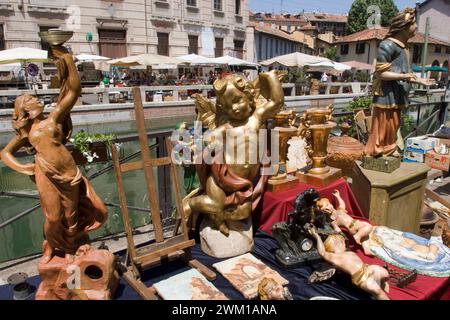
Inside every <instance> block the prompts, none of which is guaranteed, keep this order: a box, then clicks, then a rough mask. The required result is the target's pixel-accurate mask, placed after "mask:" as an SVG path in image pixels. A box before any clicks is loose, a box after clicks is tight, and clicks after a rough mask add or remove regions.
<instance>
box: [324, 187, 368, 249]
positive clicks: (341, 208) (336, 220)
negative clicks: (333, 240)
mask: <svg viewBox="0 0 450 320" xmlns="http://www.w3.org/2000/svg"><path fill="white" fill-rule="evenodd" d="M333 195H334V196H335V198H336V200H337V201H338V207H337V209H335V208H334V207H333V205H332V204H331V202H330V200H328V199H327V198H321V199H320V200H319V201H317V207H318V208H319V209H320V210H322V211H323V212H325V213H327V214H329V215H330V218H331V220H332V222H331V225H332V226H333V228H334V230H336V231H337V232H341V227H344V228H347V230H348V231H349V232H350V234H351V235H352V236H353V239H355V241H356V243H357V244H359V245H361V246H362V248H363V250H364V253H365V254H366V255H367V256H373V254H372V252H371V251H370V246H369V241H368V240H369V235H370V233H371V232H372V230H373V226H372V225H371V224H370V223H368V222H365V221H360V220H357V219H353V218H352V217H351V216H350V215H349V214H348V213H347V210H346V209H345V202H344V200H343V199H342V197H341V195H340V193H339V191H338V190H334V191H333Z"/></svg>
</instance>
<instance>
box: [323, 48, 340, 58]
mask: <svg viewBox="0 0 450 320" xmlns="http://www.w3.org/2000/svg"><path fill="white" fill-rule="evenodd" d="M324 56H325V58H328V59H330V60H332V61H336V59H337V49H336V47H329V48H328V49H327V50H325V53H324Z"/></svg>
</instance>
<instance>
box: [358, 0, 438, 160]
mask: <svg viewBox="0 0 450 320" xmlns="http://www.w3.org/2000/svg"><path fill="white" fill-rule="evenodd" d="M416 30H417V24H416V12H415V10H414V9H412V8H406V9H405V11H404V12H401V13H399V14H397V15H396V16H395V17H394V19H393V20H392V23H391V26H390V29H389V33H388V34H387V37H386V39H384V40H383V41H382V42H381V43H380V46H379V48H378V57H377V64H376V69H375V77H374V82H373V87H374V97H373V101H372V129H371V134H370V137H369V140H368V142H367V145H366V147H365V150H364V152H365V154H366V155H369V156H388V155H395V153H396V150H397V132H398V129H399V127H400V121H401V110H402V108H404V107H406V106H407V104H408V94H409V90H410V83H418V84H421V85H424V86H429V85H432V84H433V82H432V81H431V80H429V79H420V78H417V76H416V75H415V74H414V73H412V72H411V71H412V70H411V66H410V63H409V61H410V59H409V57H410V56H409V49H408V47H407V42H408V40H409V39H410V38H412V37H413V36H414V35H415V33H416Z"/></svg>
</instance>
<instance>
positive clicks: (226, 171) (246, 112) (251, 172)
mask: <svg viewBox="0 0 450 320" xmlns="http://www.w3.org/2000/svg"><path fill="white" fill-rule="evenodd" d="M285 74H286V73H281V72H277V71H271V72H267V73H261V74H259V76H258V78H257V79H256V80H254V81H246V80H245V79H244V78H243V77H242V76H240V75H237V74H231V75H227V76H226V77H224V78H222V79H218V80H216V81H215V82H214V90H215V92H216V96H217V100H216V104H214V103H213V102H211V101H210V100H209V99H206V98H204V97H203V96H201V95H199V94H195V95H194V96H193V98H194V99H195V100H196V108H197V113H198V118H197V120H198V121H201V122H202V123H203V125H204V126H207V127H208V129H209V130H210V131H209V133H210V134H208V135H206V136H204V137H203V140H204V142H206V144H207V148H206V149H205V150H203V152H202V154H201V155H200V156H202V159H201V164H199V161H198V160H199V159H198V158H199V155H197V158H196V160H197V161H194V162H195V163H196V164H197V173H198V175H199V179H200V183H201V187H200V188H199V189H196V190H194V191H193V192H191V193H190V194H189V195H188V196H187V197H186V198H185V199H184V200H183V206H184V210H185V213H186V216H187V218H189V216H190V215H191V214H192V213H203V214H207V215H208V216H209V217H210V218H211V220H212V222H213V223H214V224H215V226H216V227H217V229H218V230H220V232H221V233H222V234H224V235H225V236H228V235H229V232H230V230H229V227H228V226H227V223H226V222H227V221H230V220H232V221H238V220H244V219H246V218H248V217H249V216H250V214H251V212H252V210H253V208H254V207H255V206H256V204H257V203H258V200H259V198H260V196H261V194H262V193H263V191H264V187H265V184H266V181H267V178H268V176H267V175H261V176H260V179H259V181H258V183H257V185H256V186H254V185H253V181H255V179H257V178H258V175H260V168H261V162H260V161H259V159H256V157H255V155H258V154H260V153H259V151H260V150H259V149H258V148H261V146H259V144H260V142H261V141H260V138H259V129H263V128H265V125H266V121H267V120H268V119H270V118H272V117H274V116H275V115H276V114H277V113H278V112H279V111H280V110H281V108H282V107H283V106H284V93H283V89H282V86H281V82H280V80H281V79H282V78H283V77H284V76H285ZM261 96H262V97H261ZM263 98H264V99H263ZM230 137H237V138H238V143H235V142H234V141H235V140H234V139H230ZM239 138H241V139H242V140H241V142H239ZM231 140H232V142H230V141H231ZM230 144H232V145H230ZM212 149H214V150H215V153H214V154H211V153H210V151H211V150H212ZM243 153H245V156H243ZM208 155H210V157H211V161H210V162H209V163H205V157H207V156H208ZM252 157H253V159H252ZM254 160H256V161H254Z"/></svg>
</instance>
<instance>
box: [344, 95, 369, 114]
mask: <svg viewBox="0 0 450 320" xmlns="http://www.w3.org/2000/svg"><path fill="white" fill-rule="evenodd" d="M371 104H372V97H371V96H363V97H357V98H353V101H352V102H350V103H349V104H348V106H347V107H346V108H345V111H355V110H361V109H362V110H369V109H370V105H371Z"/></svg>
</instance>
